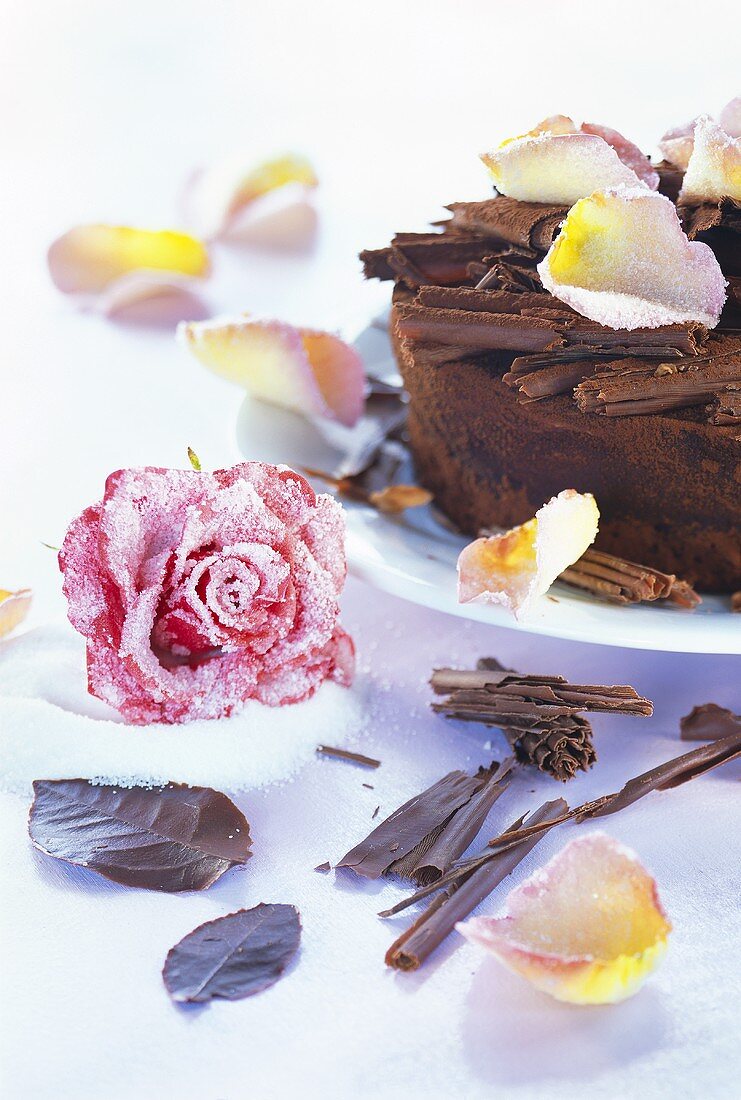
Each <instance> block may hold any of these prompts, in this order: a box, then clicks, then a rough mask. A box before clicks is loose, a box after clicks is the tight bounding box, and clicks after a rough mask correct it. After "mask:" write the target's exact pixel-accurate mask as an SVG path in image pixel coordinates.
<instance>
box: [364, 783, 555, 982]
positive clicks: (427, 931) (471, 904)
mask: <svg viewBox="0 0 741 1100" xmlns="http://www.w3.org/2000/svg"><path fill="white" fill-rule="evenodd" d="M565 809H567V806H566V803H565V802H564V801H563V799H561V798H559V799H556V800H555V801H553V802H546V803H545V804H544V805H543V806H541V807H540V808H539V809H537V810H536V811H535V812H534V813H533V814H531V816H530V819H529V821H530V823H532V824H541V825H543V832H545V831H547V829H548V828H550V827H551V826H552V825H553V824H555V821H556V820H557V819H559V818H560V817H561V816H562V815H563V811H564V810H565ZM541 836H542V833H541V834H540V835H536V836H533V837H532V838H530V839H529V840H524V841H523V842H522V843H521V844H520V845H519V847H518V848H517V850H515V851H508V852H499V853H497V855H496V857H495V858H493V859H490V860H488V861H487V862H486V863H485V864H483V865H482V866H480V867H478V868H475V869H474V870H472V871H470V872H469V873H468V874H467V875H465V876H464V877H462V878H461V879H460V880H459V881H457V882H455V883H453V884H451V886H450V887H449V888H448V889H446V890H444V891H443V892H442V893H441V894H439V895H438V897H437V898H435V900H434V901H433V902H432V903H431V904H430V905H429V906H428V907H427V909H426V910H425V911H424V913H422V915H421V916H420V917H419V918H418V919H417V920H416V921H415V922H414V924H413V925H412V926H411V927H410V928H408V929H407V931H406V932H404V933H403V934H402V935H401V936H399V938H398V939H397V940H395V941H394V943H392V945H391V947H390V948H389V949H388V951H387V952H386V965H387V966H390V967H392V968H393V969H395V970H417V969H418V968H419V967H420V966H421V965H422V963H423V962H424V960H425V959H426V958H427V957H428V956H429V955H431V954H432V952H433V951H434V950H435V948H436V947H438V946H439V945H440V944H441V943H442V941H443V940H444V939H446V937H447V936H448V935H449V934H450V933H451V932H452V931H453V929H454V928H455V925H456V924H457V922H458V921H460V920H463V919H464V917H467V916H468V915H469V914H470V913H471V912H472V911H473V910H474V909H475V908H476V906H477V905H478V904H479V903H480V902H482V901H483V900H484V898H486V897H488V896H489V894H490V893H491V892H492V890H494V889H495V887H497V886H498V885H499V883H500V882H502V880H503V879H505V878H506V877H507V875H509V874H511V873H512V871H513V870H514V869H515V867H516V866H517V864H518V863H520V862H521V861H522V860H523V859H524V858H525V856H526V855H527V854H528V852H529V851H530V850H531V849H532V848H534V847H535V845H536V844H537V843H538V841H539V840H540V838H541ZM382 915H384V914H382Z"/></svg>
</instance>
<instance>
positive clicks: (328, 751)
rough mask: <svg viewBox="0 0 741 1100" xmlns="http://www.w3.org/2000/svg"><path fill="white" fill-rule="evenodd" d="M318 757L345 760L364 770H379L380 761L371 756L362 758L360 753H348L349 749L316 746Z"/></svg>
mask: <svg viewBox="0 0 741 1100" xmlns="http://www.w3.org/2000/svg"><path fill="white" fill-rule="evenodd" d="M316 751H317V752H318V753H319V755H320V756H332V757H334V758H335V759H337V760H347V761H348V762H349V763H351V764H361V765H362V766H363V767H364V768H380V766H381V761H380V760H376V759H375V757H373V756H364V755H363V754H362V752H350V750H349V749H337V748H335V747H334V746H332V745H317V747H316Z"/></svg>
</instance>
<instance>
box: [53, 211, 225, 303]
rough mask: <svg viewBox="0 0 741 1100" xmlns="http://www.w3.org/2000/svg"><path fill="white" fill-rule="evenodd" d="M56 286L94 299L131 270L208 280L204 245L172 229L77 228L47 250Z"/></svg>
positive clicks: (86, 226) (90, 226)
mask: <svg viewBox="0 0 741 1100" xmlns="http://www.w3.org/2000/svg"><path fill="white" fill-rule="evenodd" d="M48 260H49V271H50V273H51V277H52V279H53V281H54V284H55V285H56V286H57V287H58V288H59V289H60V290H63V291H64V292H65V293H68V294H97V293H99V292H100V291H101V290H103V289H104V288H105V287H107V286H109V285H110V284H111V283H112V282H114V280H116V279H119V278H120V277H121V276H122V275H127V274H128V273H129V272H132V271H141V270H143V269H146V270H150V271H169V272H175V273H177V274H179V275H195V276H200V275H206V274H208V271H209V259H208V252H207V250H206V246H205V245H204V244H203V243H202V241H199V240H197V239H196V238H195V237H191V236H190V235H189V234H188V233H178V232H175V231H174V230H170V229H134V228H132V227H131V226H126V225H78V226H76V227H75V228H74V229H70V230H69V232H67V233H65V234H64V235H63V236H61V237H59V238H58V239H57V240H56V241H54V243H53V244H52V245H51V247H50V248H49V254H48Z"/></svg>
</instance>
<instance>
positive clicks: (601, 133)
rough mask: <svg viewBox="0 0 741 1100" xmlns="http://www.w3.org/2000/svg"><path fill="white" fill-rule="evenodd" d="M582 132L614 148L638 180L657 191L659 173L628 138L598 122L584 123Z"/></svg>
mask: <svg viewBox="0 0 741 1100" xmlns="http://www.w3.org/2000/svg"><path fill="white" fill-rule="evenodd" d="M581 131H582V133H583V134H596V135H597V137H601V138H602V139H603V141H606V142H607V144H608V145H610V146H612V148H613V149H614V150H615V152H616V153H617V155H618V156H619V157H620V160H621V161H622V162H623V164H625V165H627V166H628V168H631V169H632V170H633V171H634V172H635V174H636V175H637V176H638V179H639V180H641V181H642V182H643V183H645V184H646V187H650V188H651V190H652V191H655V190H656V189H657V187H658V186H659V175H658V172H655V171H654V169H653V168H652V167H651V162H650V161H649V159H648V157H647V156H646V155H645V154H644V153H642V152H641V150H640V149H639V148H638V146H637V145H634V144H633V142H632V141H629V140H628V138H627V137H624V136H623V135H622V134H621V133H619V132H618V131H617V130H613V129H612V128H611V127H610V126H602V125H601V123H598V122H582V124H581Z"/></svg>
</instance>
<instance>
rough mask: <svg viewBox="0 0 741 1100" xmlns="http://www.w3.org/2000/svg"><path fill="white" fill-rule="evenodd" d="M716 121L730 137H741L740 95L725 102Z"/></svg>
mask: <svg viewBox="0 0 741 1100" xmlns="http://www.w3.org/2000/svg"><path fill="white" fill-rule="evenodd" d="M718 122H719V123H720V125H721V127H722V128H723V129H724V130H725V132H726V133H727V134H728V135H729V136H730V137H741V95H739V96H736V98H735V99H732V100H731V102H730V103H726V105H725V107H724V108H723V110H722V111H721V112H720V114H719V115H718Z"/></svg>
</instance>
